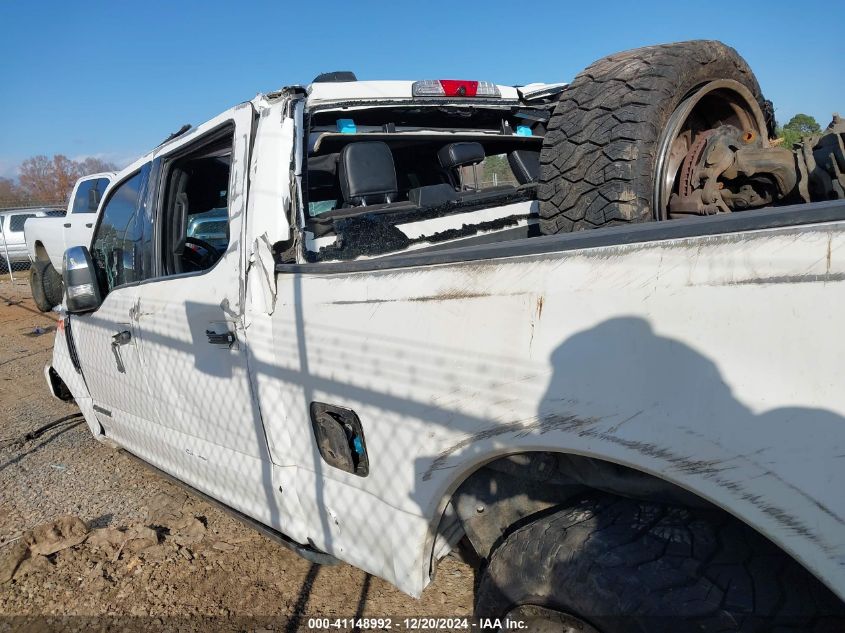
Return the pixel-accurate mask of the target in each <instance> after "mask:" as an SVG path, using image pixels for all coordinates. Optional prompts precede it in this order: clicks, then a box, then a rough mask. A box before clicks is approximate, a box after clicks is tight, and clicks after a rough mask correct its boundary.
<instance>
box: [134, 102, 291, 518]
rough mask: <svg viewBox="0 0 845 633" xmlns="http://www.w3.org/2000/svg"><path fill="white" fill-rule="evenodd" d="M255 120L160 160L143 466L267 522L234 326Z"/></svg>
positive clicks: (263, 470)
mask: <svg viewBox="0 0 845 633" xmlns="http://www.w3.org/2000/svg"><path fill="white" fill-rule="evenodd" d="M252 124H253V110H252V107H251V105H249V104H245V105H242V106H239V107H237V108H235V109H233V110H230V111H229V112H226V113H224V114H223V115H221V116H219V117H217V118H215V119H213V120H212V121H209V122H208V123H206V124H204V125H202V126H201V127H200V128H198V129H197V130H195V131H194V132H192V133H191V134H188V135H186V136H185V137H182V138H180V139H178V140H177V141H174V142H173V143H170V144H168V145H166V146H165V147H164V148H163V149H162V150H161V151H159V152H157V153H156V162H157V163H158V162H160V164H161V177H160V179H159V183H160V185H159V191H158V193H157V214H156V216H157V220H156V227H157V231H158V235H159V238H158V248H157V260H156V267H157V270H158V275H157V277H156V279H154V280H151V281H148V282H146V283H144V284H141V285H139V286H138V293H137V297H136V302H137V304H136V310H137V322H136V326H137V328H138V330H139V341H140V343H139V344H140V354H141V359H142V362H143V365H144V368H145V371H146V372H147V376H148V380H149V382H150V385H151V389H152V391H153V392H154V394H155V396H156V399H157V400H158V402H159V404H158V407H157V415H158V418H157V423H158V425H159V433H160V437H161V438H162V441H163V443H164V445H165V450H163V451H160V452H158V453H157V454H156V455H154V456H150V461H156V462H158V465H159V466H160V467H161V468H163V469H164V470H167V471H168V472H170V473H171V474H173V475H175V476H176V477H178V478H180V479H182V480H183V481H186V482H187V483H189V484H190V485H192V486H194V487H196V488H199V489H201V490H203V491H204V492H206V493H208V494H210V495H212V496H214V497H216V498H218V499H220V500H222V501H223V502H224V503H226V504H228V505H230V506H233V507H235V508H237V509H238V510H241V511H242V512H245V513H247V514H249V515H251V516H253V517H255V518H258V519H260V520H263V521H266V522H268V523H274V522H275V521H274V518H273V512H274V511H273V510H272V508H274V507H275V504H274V502H273V499H274V493H273V485H272V476H271V467H270V461H269V455H268V449H267V442H266V439H265V436H264V430H263V426H262V423H261V417H260V415H259V412H258V409H257V404H256V402H255V399H254V398H253V395H252V391H251V389H250V382H249V373H248V367H247V356H246V348H245V344H244V333H243V326H242V324H243V310H242V303H241V302H242V299H241V297H242V296H243V292H242V286H241V284H242V279H243V274H244V271H243V262H242V259H241V255H242V251H243V249H242V244H241V236H242V228H243V219H244V213H245V211H246V186H247V171H248V170H247V166H248V159H249V147H250V134H251V130H252Z"/></svg>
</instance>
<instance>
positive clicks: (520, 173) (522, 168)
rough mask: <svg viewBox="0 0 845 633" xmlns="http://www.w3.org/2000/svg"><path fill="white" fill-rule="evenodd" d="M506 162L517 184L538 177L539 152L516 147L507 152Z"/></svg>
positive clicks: (526, 182)
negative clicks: (516, 148)
mask: <svg viewBox="0 0 845 633" xmlns="http://www.w3.org/2000/svg"><path fill="white" fill-rule="evenodd" d="M508 163H509V164H510V166H511V171H512V172H513V175H514V176H516V179H517V181H519V184H521V185H525V184H528V183H529V182H536V181H537V179H538V178H539V177H540V152H532V151H531V150H527V149H518V150H515V151H513V152H511V153H510V154H508Z"/></svg>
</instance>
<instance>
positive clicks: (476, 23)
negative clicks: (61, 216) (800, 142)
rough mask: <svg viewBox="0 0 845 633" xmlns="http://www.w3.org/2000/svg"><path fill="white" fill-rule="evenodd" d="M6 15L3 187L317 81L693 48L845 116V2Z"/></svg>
mask: <svg viewBox="0 0 845 633" xmlns="http://www.w3.org/2000/svg"><path fill="white" fill-rule="evenodd" d="M803 4H804V3H798V2H781V1H779V0H775V1H769V2H752V1H735V2H721V1H712V2H707V3H701V4H700V3H692V2H683V1H682V0H675V1H674V2H654V1H647V0H643V1H639V2H637V1H628V2H615V1H613V0H603V1H602V2H577V3H573V4H571V5H570V4H569V3H566V2H562V1H561V2H541V1H536V0H535V1H534V2H524V1H508V2H500V1H498V0H488V1H487V2H460V1H456V0H452V1H449V2H437V1H434V0H428V1H426V2H409V3H403V2H399V1H395V2H385V3H376V2H332V1H317V2H314V1H305V2H272V3H266V4H264V3H262V2H259V1H258V0H252V1H251V2H218V1H215V0H208V1H205V2H182V3H179V2H176V1H173V2H159V1H157V0H149V1H142V2H114V1H113V0H112V1H111V2H105V3H89V2H66V1H62V2H54V1H53V0H42V1H38V2H34V1H27V2H15V1H13V0H5V2H3V3H2V5H0V23H2V24H3V25H4V28H3V37H2V38H0V59H3V60H4V61H3V63H2V67H0V68H2V73H0V97H2V98H0V176H13V175H14V173H15V168H16V165H17V164H18V163H19V162H20V161H21V160H23V159H24V158H26V157H28V156H32V155H34V154H48V155H50V154H55V153H62V154H65V155H67V156H70V157H73V158H79V157H84V156H92V155H93V156H100V157H103V158H105V159H109V160H113V161H115V162H118V163H121V164H125V163H127V162H128V161H129V160H130V159H132V158H134V157H136V156H137V155H140V154H141V153H143V152H145V151H147V150H148V149H149V148H151V147H153V146H155V145H156V144H158V143H159V142H160V141H161V140H162V139H163V138H164V137H165V136H167V134H168V133H170V132H171V131H173V130H176V129H178V128H179V127H180V125H181V124H182V123H186V122H187V123H194V124H196V123H199V122H201V121H203V120H205V119H207V118H210V117H211V116H214V115H215V114H216V113H218V112H220V111H222V110H225V109H226V108H228V107H229V106H231V105H234V104H236V103H238V102H240V101H245V100H247V99H249V98H251V97H252V96H254V95H255V93H257V92H263V91H267V90H272V89H274V88H278V87H280V86H284V85H287V84H292V83H307V82H309V81H310V80H311V79H312V78H313V77H314V76H315V75H316V74H318V73H319V72H323V71H327V70H346V69H349V70H353V71H355V72H356V73H357V74H358V77H359V78H361V79H420V78H460V79H484V80H490V81H494V82H497V83H502V84H521V83H529V82H532V81H568V80H570V79H571V78H572V77H574V76H575V75H576V74H577V73H578V72H579V71H580V70H581V69H582V68H583V67H584V66H586V65H588V64H589V63H590V62H592V61H594V60H595V59H597V58H599V57H602V56H604V55H607V54H609V53H613V52H616V51H619V50H624V49H627V48H633V47H637V46H643V45H647V44H655V43H661V42H669V41H677V40H684V39H692V38H714V39H720V40H722V41H724V42H726V43H728V44H730V45H731V46H734V47H735V48H736V49H738V50H739V52H740V53H741V54H742V55H743V56H744V57H745V58H746V59H747V60H748V62H749V63H750V64H751V67H752V68H753V69H754V70H755V72H756V73H757V76H758V78H759V80H760V83H761V85H762V87H763V91H764V94H766V96H767V97H768V98H769V99H771V100H772V101H773V102H774V103H775V107H776V108H777V110H776V114H777V116H778V120H780V121H782V122H785V121H786V120H788V119H789V118H790V117H791V116H792V115H793V114H795V113H796V112H807V113H808V114H812V115H813V116H815V117H816V118H817V119H818V120H819V122H820V123H821V124H822V125H826V124H827V123H828V121H829V117H830V114H831V113H832V112H833V111H837V110H840V109H841V111H843V113H845V81H842V79H843V77H845V67H843V65H842V62H841V61H840V60H841V59H842V57H843V49H845V42H843V38H842V29H843V24H845V2H842V1H841V0H837V1H835V2H829V3H824V4H815V5H809V6H808V8H804V6H807V5H804V6H802V5H803Z"/></svg>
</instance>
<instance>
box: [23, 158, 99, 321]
mask: <svg viewBox="0 0 845 633" xmlns="http://www.w3.org/2000/svg"><path fill="white" fill-rule="evenodd" d="M114 176H115V174H114V172H102V173H98V174H90V175H88V176H83V177H82V178H80V179H79V180H77V181H76V184H75V185H74V187H73V191H72V193H71V195H70V200H69V201H68V205H67V212H66V213H65V215H64V216H61V217H55V216H51V217H33V218H30V219H28V220H27V221H26V224H25V225H24V236H25V239H26V249H27V253H28V254H29V260H30V268H29V285H30V288H31V290H32V298H33V299H34V300H35V304H36V306H38V309H39V310H41V311H42V312H47V311H48V310H51V309H52V308H53V306H56V305H59V304H60V303H61V302H62V280H61V275H60V273H59V272H57V271H60V270H61V269H62V256H63V255H64V252H65V250H67V249H68V248H70V247H71V246H78V245H87V244H89V243H90V241H91V234H92V233H93V232H94V223H95V222H96V220H97V208H98V207H99V205H100V200H102V198H103V194H104V193H105V190H106V187H108V186H109V183H110V182H111V181H112V180H113V179H114Z"/></svg>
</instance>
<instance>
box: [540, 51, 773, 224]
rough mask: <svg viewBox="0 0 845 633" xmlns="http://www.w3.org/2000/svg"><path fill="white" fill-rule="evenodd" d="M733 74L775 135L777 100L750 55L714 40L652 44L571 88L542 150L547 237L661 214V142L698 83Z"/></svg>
mask: <svg viewBox="0 0 845 633" xmlns="http://www.w3.org/2000/svg"><path fill="white" fill-rule="evenodd" d="M719 79H733V80H735V81H737V82H739V83H741V84H742V85H744V86H745V87H746V88H748V89H749V90H750V91H751V94H752V95H754V97H755V98H756V100H757V101H758V103H759V104H760V107H761V108H762V111H763V113H764V115H765V117H766V119H767V125H768V127H769V130H768V132H769V134H770V135H772V134H773V132H774V116H773V114H772V107H771V103H769V102H766V101H765V100H764V99H763V96H762V94H761V92H760V86H759V84H758V83H757V79H756V78H755V77H754V74H753V73H752V72H751V69H750V68H749V67H748V64H746V62H745V60H743V59H742V57H740V56H739V54H738V53H737V52H736V51H735V50H734V49H733V48H730V47H729V46H725V45H724V44H722V43H721V42H715V41H710V40H696V41H691V42H678V43H675V44H665V45H661V46H647V47H645V48H637V49H634V50H630V51H625V52H623V53H617V54H615V55H611V56H609V57H605V58H603V59H600V60H598V61H597V62H594V63H593V64H592V65H590V66H589V67H587V68H586V69H585V70H584V71H583V72H582V73H580V74H579V75H578V76H577V77H576V78H575V80H574V81H573V82H572V83H571V84H570V85H569V86H568V87H567V88H566V89H565V90H564V91H563V93H562V94H561V98H560V101H559V102H558V103H557V105H556V107H555V109H554V112H553V114H552V117H551V119H550V121H549V125H548V131H547V133H546V136H545V138H544V140H543V148H542V151H541V154H540V163H541V164H540V179H539V185H538V192H537V195H538V197H539V200H540V228H541V231H542V232H543V233H544V234H547V235H549V234H554V233H566V232H569V231H577V230H580V229H589V228H595V227H599V226H608V225H613V224H623V223H628V222H645V221H649V220H652V219H654V209H653V206H654V205H653V201H652V199H653V188H654V180H655V171H656V167H657V166H656V162H657V153H658V142H659V139H660V136H661V133H662V132H663V130H664V129H665V127H666V124H667V122H668V120H669V117H670V116H671V114H672V113H673V112H674V111H675V109H676V108H677V107H678V105H679V104H680V102H681V101H682V100H683V99H684V97H686V96H687V95H688V94H689V93H690V92H691V91H693V90H694V89H695V88H697V87H699V86H701V85H703V84H705V83H707V82H710V81H714V80H719Z"/></svg>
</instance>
